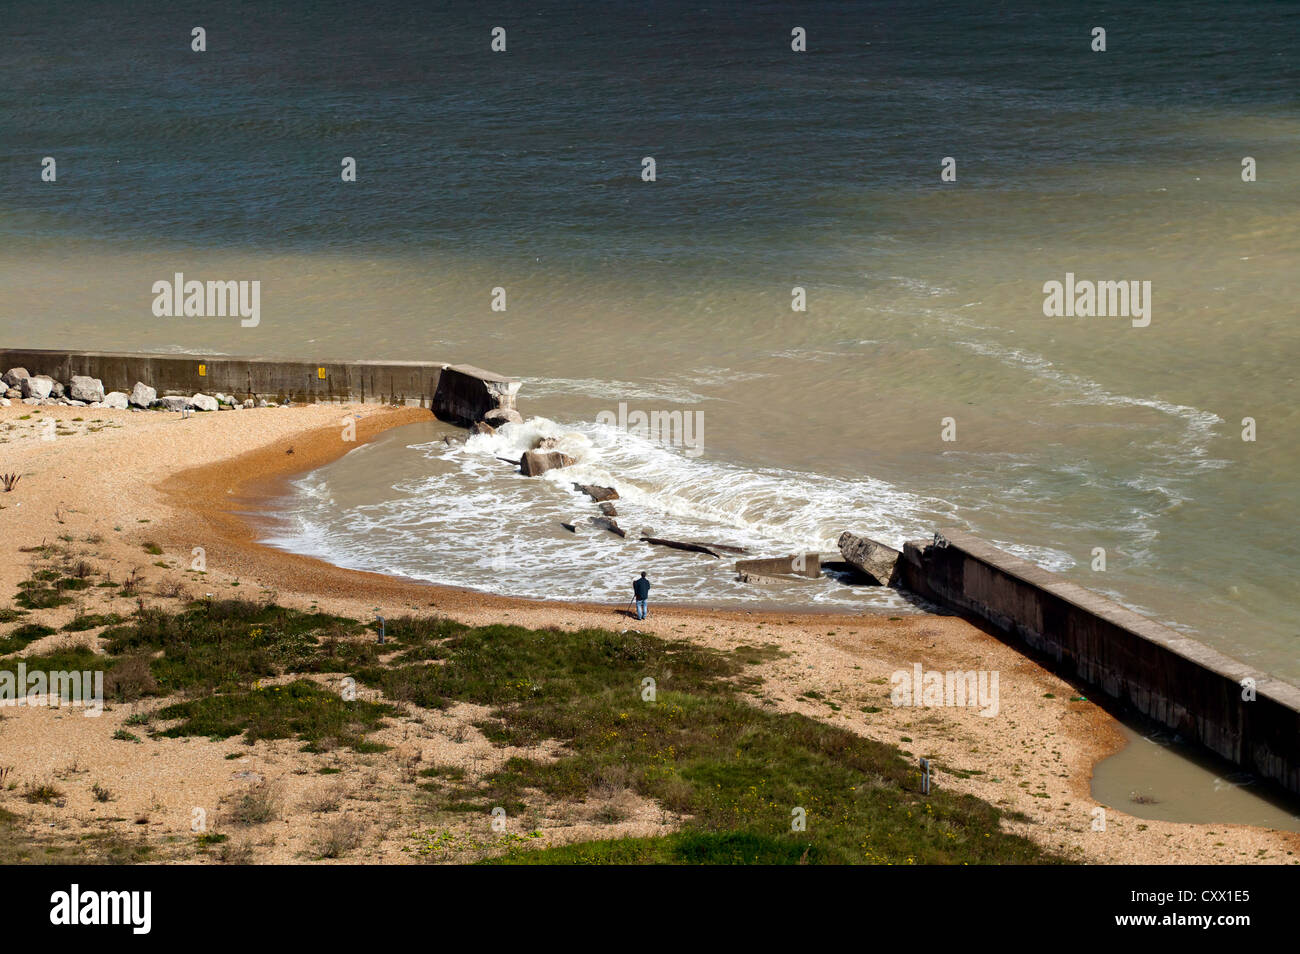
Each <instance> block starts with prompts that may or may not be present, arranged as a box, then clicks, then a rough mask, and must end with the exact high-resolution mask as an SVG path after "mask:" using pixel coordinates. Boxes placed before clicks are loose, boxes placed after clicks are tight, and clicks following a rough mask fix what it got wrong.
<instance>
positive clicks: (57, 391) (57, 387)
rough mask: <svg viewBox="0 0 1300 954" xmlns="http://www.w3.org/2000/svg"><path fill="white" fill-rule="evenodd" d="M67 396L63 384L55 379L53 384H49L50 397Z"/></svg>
mask: <svg viewBox="0 0 1300 954" xmlns="http://www.w3.org/2000/svg"><path fill="white" fill-rule="evenodd" d="M67 396H68V395H67V392H66V391H65V390H64V387H63V385H62V384H60V383H59V382H58V381H55V382H54V383H53V384H51V385H50V397H52V398H61V397H67Z"/></svg>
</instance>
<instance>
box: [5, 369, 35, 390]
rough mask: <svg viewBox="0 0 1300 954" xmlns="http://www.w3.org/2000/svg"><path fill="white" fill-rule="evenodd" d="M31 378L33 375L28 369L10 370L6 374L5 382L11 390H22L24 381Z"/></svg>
mask: <svg viewBox="0 0 1300 954" xmlns="http://www.w3.org/2000/svg"><path fill="white" fill-rule="evenodd" d="M30 377H31V375H30V374H28V373H27V369H26V368H10V369H9V370H8V371H6V372H5V377H4V382H5V384H7V385H9V386H10V387H11V388H21V387H22V386H23V379H24V378H30Z"/></svg>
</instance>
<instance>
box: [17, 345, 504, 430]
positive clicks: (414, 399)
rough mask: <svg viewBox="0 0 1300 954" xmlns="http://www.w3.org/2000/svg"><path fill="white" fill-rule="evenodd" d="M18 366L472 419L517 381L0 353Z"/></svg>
mask: <svg viewBox="0 0 1300 954" xmlns="http://www.w3.org/2000/svg"><path fill="white" fill-rule="evenodd" d="M14 367H22V368H26V369H27V370H28V371H29V372H30V373H31V374H33V375H37V374H48V375H49V376H50V377H52V378H54V379H55V380H57V381H68V380H70V379H71V378H72V376H73V375H87V376H89V377H92V378H98V379H99V380H101V381H103V382H104V390H105V391H124V392H128V393H129V392H130V390H131V388H132V387H133V386H134V385H135V383H136V382H137V381H143V382H144V383H145V384H147V385H149V386H150V387H152V388H155V389H157V391H158V394H159V395H160V396H161V395H167V394H181V395H187V396H188V395H193V394H196V393H199V392H202V393H204V394H212V393H213V392H217V391H220V392H222V393H223V394H231V395H235V396H237V397H239V398H240V399H244V398H253V399H254V400H257V399H261V398H265V399H267V400H274V401H277V402H284V401H286V400H288V401H293V402H295V403H316V402H322V401H336V402H364V403H378V404H410V405H418V406H420V407H427V408H429V409H430V410H432V411H433V412H434V413H435V414H437V415H438V417H440V418H442V419H444V420H449V421H455V422H457V423H462V422H466V421H469V422H472V421H473V420H478V419H480V418H481V417H482V415H483V414H484V413H486V412H487V411H489V410H492V409H493V408H497V407H511V408H513V407H514V400H515V394H516V392H517V391H518V390H519V382H518V381H514V380H512V379H510V378H506V377H504V376H502V375H499V374H495V373H493V372H491V371H484V370H482V369H480V368H474V367H471V366H469V365H445V364H441V363H437V362H426V361H280V360H274V359H266V358H243V357H230V356H227V355H217V356H213V357H204V356H197V355H165V354H131V353H125V352H111V351H45V350H33V349H17V348H9V349H3V350H0V368H2V369H3V370H8V369H9V368H14Z"/></svg>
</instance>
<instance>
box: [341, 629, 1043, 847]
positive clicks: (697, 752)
mask: <svg viewBox="0 0 1300 954" xmlns="http://www.w3.org/2000/svg"><path fill="white" fill-rule="evenodd" d="M438 651H439V656H440V659H441V660H442V662H441V663H440V664H438V665H433V666H427V665H408V666H397V667H393V668H382V667H375V668H373V669H370V670H365V671H362V672H360V673H358V678H359V679H362V680H364V681H367V682H370V683H372V684H374V685H376V686H378V687H380V688H382V689H383V690H384V692H385V693H386V694H389V695H390V696H391V697H395V698H399V699H406V700H407V701H410V702H414V703H416V704H418V705H421V706H427V707H434V708H445V707H447V706H449V705H452V704H454V703H456V702H460V701H464V702H473V703H476V704H478V705H482V706H487V707H489V708H490V710H491V715H490V717H489V718H487V719H486V720H484V721H483V722H481V723H480V725H479V727H480V728H481V729H482V730H483V731H484V732H485V733H486V734H487V735H488V737H489V738H490V739H492V740H493V741H494V742H496V743H497V744H502V745H504V744H510V745H517V746H532V745H536V744H538V743H539V742H541V741H542V740H545V739H557V740H561V741H562V742H563V743H564V748H563V749H562V750H561V752H562V754H561V756H560V758H559V759H558V760H556V761H546V762H543V761H534V760H529V759H525V758H512V759H510V760H508V761H507V762H506V763H505V765H504V766H503V768H502V769H501V770H499V771H496V772H493V773H491V774H489V775H488V776H486V778H485V779H484V780H483V781H482V782H481V783H478V784H471V783H466V784H459V785H449V786H443V785H429V786H428V787H427V789H426V790H428V791H429V795H428V797H429V798H430V799H431V801H432V802H433V803H434V804H435V805H436V806H437V808H439V809H441V810H443V811H447V812H457V811H464V812H482V813H484V814H486V813H487V812H489V811H491V809H492V808H493V807H496V806H501V807H503V808H505V809H506V811H507V813H508V814H509V815H510V816H511V817H517V815H518V813H519V812H520V811H522V810H523V809H525V808H526V806H527V802H528V799H529V797H530V792H532V791H534V790H537V791H541V792H543V793H545V794H546V795H547V796H550V797H551V798H553V799H560V800H570V801H580V800H583V799H585V798H586V796H587V793H588V792H590V791H591V790H592V789H594V788H597V787H599V785H600V784H601V783H602V780H604V779H606V778H609V777H611V776H613V775H621V777H623V778H624V780H625V784H626V785H627V787H628V788H630V789H632V790H633V791H634V792H636V793H637V794H638V795H641V796H643V797H648V798H652V799H654V800H656V801H657V802H659V803H660V804H661V805H663V806H664V807H665V808H666V809H668V810H670V811H672V812H675V813H678V814H680V815H682V816H686V817H687V820H686V821H685V822H684V827H683V828H682V829H681V830H679V831H678V832H677V833H675V834H673V835H672V836H668V837H666V838H662V839H624V840H620V841H616V842H600V843H596V844H583V845H573V846H566V847H564V848H555V849H548V850H546V851H544V852H542V856H543V857H542V860H545V859H550V860H554V861H578V860H581V861H585V862H588V863H619V862H624V861H626V862H637V863H640V862H647V861H654V862H672V863H706V862H707V863H736V862H741V861H745V862H752V861H760V862H767V863H773V862H780V863H796V862H800V861H802V862H806V863H886V862H891V863H908V862H915V863H923V864H942V863H963V862H969V863H981V862H983V863H1028V862H1041V861H1055V860H1059V859H1056V858H1055V857H1053V856H1051V855H1049V854H1047V853H1045V852H1044V851H1043V850H1042V849H1040V848H1039V847H1037V846H1036V845H1034V844H1033V843H1032V842H1030V841H1028V840H1027V839H1024V838H1021V837H1019V836H1016V835H1011V834H1008V833H1006V832H1003V831H1002V830H1001V827H1000V825H999V819H1000V818H1001V813H1000V811H999V810H998V809H997V808H995V807H994V806H992V805H989V804H988V803H986V802H983V801H981V800H979V799H977V798H974V797H971V796H963V795H957V794H955V793H951V792H946V791H943V790H942V789H940V790H937V791H932V794H931V795H930V796H928V797H925V796H922V795H921V794H920V790H919V789H920V776H919V773H918V770H917V769H916V768H915V767H914V765H913V764H912V763H911V762H910V761H909V760H906V759H904V757H903V756H902V754H901V753H900V752H899V751H898V750H897V749H895V748H893V747H891V746H888V745H885V744H883V743H878V742H873V741H871V740H868V739H864V738H862V737H860V736H857V735H854V734H852V733H850V732H848V731H847V730H844V729H840V728H837V727H833V726H829V725H826V724H824V723H822V722H819V721H817V720H814V719H810V718H807V717H805V716H801V715H797V714H793V713H785V714H782V713H769V712H765V711H762V710H760V709H758V708H756V707H754V706H752V705H750V704H748V703H747V702H746V701H745V698H744V693H746V692H747V691H750V690H752V688H753V686H754V684H755V681H754V680H753V679H752V677H749V676H747V674H746V671H745V670H746V665H745V661H744V660H743V659H742V658H739V657H742V656H744V657H746V658H752V650H750V651H747V652H745V653H737V654H726V653H719V652H714V651H710V650H705V649H702V648H699V647H697V646H693V645H691V644H689V643H684V642H669V641H666V640H662V639H659V638H657V637H653V636H650V635H647V634H639V633H624V634H619V633H612V632H607V631H601V630H583V631H578V632H563V631H559V630H540V631H530V630H526V629H522V628H520V627H512V626H489V627H483V628H477V629H460V630H457V631H455V632H454V633H453V634H452V635H450V636H447V637H445V638H443V640H442V644H441V646H440V647H439V650H438ZM647 676H649V677H653V678H654V679H655V680H656V683H657V690H658V693H657V701H656V702H655V703H646V702H642V701H641V695H640V687H641V680H642V679H643V678H645V677H647ZM426 772H427V770H426ZM427 777H436V776H434V775H433V773H429V775H428V776H427ZM422 787H423V786H422ZM435 789H436V791H435ZM796 809H802V810H803V813H804V816H805V817H806V830H804V831H792V830H791V829H792V825H791V822H792V818H793V817H794V816H795V814H797V813H796V812H795V810H796ZM511 857H512V858H517V859H518V860H533V859H530V858H528V857H527V855H526V854H522V855H515V854H512V855H511Z"/></svg>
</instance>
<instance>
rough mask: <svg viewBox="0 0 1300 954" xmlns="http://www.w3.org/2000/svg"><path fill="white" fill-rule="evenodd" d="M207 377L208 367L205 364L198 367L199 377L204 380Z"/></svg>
mask: <svg viewBox="0 0 1300 954" xmlns="http://www.w3.org/2000/svg"><path fill="white" fill-rule="evenodd" d="M207 376H208V366H207V365H206V364H201V365H199V377H201V378H205V377H207Z"/></svg>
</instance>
